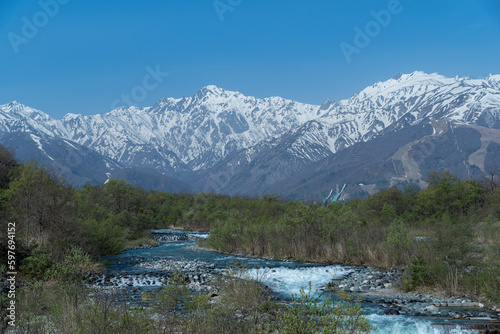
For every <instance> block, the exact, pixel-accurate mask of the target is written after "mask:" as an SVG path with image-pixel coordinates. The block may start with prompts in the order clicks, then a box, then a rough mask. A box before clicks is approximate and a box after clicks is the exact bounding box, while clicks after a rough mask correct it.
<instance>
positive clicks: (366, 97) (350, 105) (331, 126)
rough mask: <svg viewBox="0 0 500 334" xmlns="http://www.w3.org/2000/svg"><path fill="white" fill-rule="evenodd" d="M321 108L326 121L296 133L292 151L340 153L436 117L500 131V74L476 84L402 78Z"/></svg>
mask: <svg viewBox="0 0 500 334" xmlns="http://www.w3.org/2000/svg"><path fill="white" fill-rule="evenodd" d="M321 109H324V110H325V112H324V113H323V114H322V116H320V117H318V118H317V119H315V120H313V121H309V122H307V123H305V124H304V125H302V126H301V127H300V128H298V129H296V130H292V132H294V133H298V132H302V133H303V135H302V136H298V137H297V139H296V140H297V143H296V144H294V145H292V146H296V147H300V148H301V150H304V145H307V144H311V145H317V144H320V145H322V146H324V147H327V148H328V149H329V151H330V152H332V153H335V152H338V151H340V150H342V149H344V148H346V147H349V146H351V145H353V144H354V143H357V142H365V141H368V140H370V139H372V138H374V137H376V136H377V135H378V134H380V133H381V132H382V131H384V130H385V129H387V128H388V127H389V126H391V125H393V124H395V123H397V122H401V121H402V120H403V119H404V120H405V122H403V124H402V126H404V124H407V125H409V124H414V123H415V122H419V121H421V120H423V119H426V118H433V119H448V120H453V121H456V122H460V123H464V124H475V125H481V126H486V127H491V128H499V127H500V75H494V76H492V75H490V76H488V77H486V78H484V79H472V78H469V77H467V78H463V77H455V78H447V77H444V76H442V75H439V74H436V73H433V74H426V73H424V72H419V71H416V72H413V73H410V74H398V75H396V76H395V77H393V78H391V79H389V80H387V81H384V82H377V83H375V84H374V85H372V86H369V87H367V88H365V89H364V90H362V91H361V92H359V93H357V94H355V95H353V96H352V97H351V98H349V99H347V100H342V101H339V102H331V101H328V103H325V104H323V106H322V107H321ZM305 128H307V129H308V131H304V129H305ZM292 151H293V148H291V152H292ZM297 154H302V153H299V152H297Z"/></svg>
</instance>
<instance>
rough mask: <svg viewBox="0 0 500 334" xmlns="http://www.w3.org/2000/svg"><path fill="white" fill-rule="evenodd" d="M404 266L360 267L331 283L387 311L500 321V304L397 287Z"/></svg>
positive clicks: (389, 312) (391, 312) (388, 312)
mask: <svg viewBox="0 0 500 334" xmlns="http://www.w3.org/2000/svg"><path fill="white" fill-rule="evenodd" d="M403 275H404V270H403V269H397V268H392V269H389V270H386V271H379V270H375V269H373V268H370V267H356V268H353V271H352V272H350V273H349V274H347V275H346V276H344V277H342V278H340V279H337V280H333V281H332V283H331V286H334V287H336V288H338V289H342V290H346V291H349V292H352V293H355V294H356V295H357V296H358V297H359V298H360V299H361V300H362V301H364V302H370V303H376V304H380V305H382V306H384V307H386V308H389V309H391V311H387V312H386V314H400V313H401V314H407V315H414V316H440V317H449V318H452V319H466V320H478V321H492V322H500V306H498V305H497V306H492V307H489V308H487V307H485V306H484V305H483V304H482V303H481V302H478V301H472V300H470V299H464V298H458V297H438V296H434V295H430V294H423V293H420V292H401V291H399V290H398V289H397V287H398V286H400V284H401V280H402V278H403Z"/></svg>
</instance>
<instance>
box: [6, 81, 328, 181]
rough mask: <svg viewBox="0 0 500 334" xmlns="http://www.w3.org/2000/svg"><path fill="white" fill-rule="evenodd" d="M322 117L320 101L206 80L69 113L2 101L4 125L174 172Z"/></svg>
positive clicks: (206, 165) (200, 166) (205, 164)
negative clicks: (130, 103) (191, 91)
mask: <svg viewBox="0 0 500 334" xmlns="http://www.w3.org/2000/svg"><path fill="white" fill-rule="evenodd" d="M318 116H321V114H320V111H319V107H318V106H312V105H307V104H303V103H298V102H295V101H291V100H287V99H283V98H280V97H270V98H265V99H257V98H254V97H247V96H244V95H243V94H241V93H239V92H232V91H227V90H224V89H221V88H218V87H216V86H207V87H204V88H203V89H201V90H200V91H199V92H198V93H197V94H195V95H194V96H192V97H189V98H180V99H174V98H166V99H163V100H161V101H159V102H158V103H156V104H155V105H154V106H152V107H147V108H137V107H129V108H118V109H115V110H113V111H111V112H109V113H107V114H104V115H99V114H98V115H90V116H82V115H75V114H68V115H66V116H64V118H63V119H62V120H55V119H52V118H51V117H49V116H48V115H46V114H44V113H42V112H41V111H38V110H35V109H32V108H29V107H26V106H23V105H21V104H19V103H17V102H12V103H9V104H6V105H3V106H0V129H1V131H3V132H13V131H22V132H32V133H34V134H37V135H49V136H54V137H60V138H64V139H67V140H71V141H74V142H76V143H78V144H81V145H83V146H86V147H88V148H91V149H93V150H95V151H96V152H98V153H101V154H102V155H104V156H105V157H108V158H111V159H114V160H116V161H119V162H121V163H123V164H125V165H127V166H137V165H148V166H150V167H153V168H158V169H160V170H163V171H167V172H171V171H187V170H198V169H206V168H209V167H211V166H213V165H214V164H216V163H217V162H218V161H220V160H221V159H222V158H224V157H225V156H226V155H227V154H229V153H231V152H233V151H235V150H238V149H241V148H246V147H250V146H253V145H255V144H257V143H258V142H260V141H261V140H263V139H265V138H269V137H274V136H278V135H281V134H283V133H284V132H286V131H289V130H291V129H293V128H296V127H297V126H299V125H301V124H303V123H305V122H306V121H309V120H311V119H314V118H317V117H318Z"/></svg>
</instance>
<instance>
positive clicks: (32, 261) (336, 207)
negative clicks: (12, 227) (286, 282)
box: [0, 147, 500, 300]
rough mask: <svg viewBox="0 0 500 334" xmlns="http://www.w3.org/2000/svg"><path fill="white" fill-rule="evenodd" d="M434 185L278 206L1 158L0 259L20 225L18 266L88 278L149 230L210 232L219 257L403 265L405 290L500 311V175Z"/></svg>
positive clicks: (432, 179) (443, 175)
mask: <svg viewBox="0 0 500 334" xmlns="http://www.w3.org/2000/svg"><path fill="white" fill-rule="evenodd" d="M427 181H428V187H427V188H426V189H424V190H419V189H417V188H416V187H413V186H409V187H407V188H406V189H404V190H403V191H400V190H398V189H396V188H389V189H387V190H383V191H380V192H379V193H377V194H375V195H372V196H369V197H368V198H365V199H352V200H350V201H349V202H347V203H345V204H342V203H330V204H329V205H328V206H326V207H324V206H323V205H321V203H304V202H301V201H288V200H285V199H282V198H280V197H279V196H276V195H264V196H263V197H262V198H256V197H241V196H236V197H229V196H225V195H219V194H212V193H198V194H172V193H165V192H161V191H144V190H143V189H141V188H140V187H137V186H133V185H130V184H127V183H126V182H124V181H122V180H113V179H112V180H109V181H108V182H107V183H106V184H104V185H102V186H91V185H86V186H84V187H83V188H80V189H76V188H73V187H71V186H69V185H68V184H66V183H65V182H64V180H62V179H61V178H59V177H57V176H56V175H55V174H54V173H51V172H50V171H47V170H46V169H45V168H44V167H43V166H42V165H40V164H38V163H37V162H36V161H27V162H25V163H23V164H21V163H18V162H16V161H15V160H14V158H13V154H12V153H11V152H9V151H8V150H6V149H5V148H3V147H0V220H1V222H2V226H4V228H2V230H1V231H0V249H1V252H2V253H5V252H6V250H7V247H6V243H7V237H6V235H5V234H6V232H7V228H6V226H7V223H8V222H16V224H17V225H16V226H17V234H16V238H17V245H18V248H17V249H18V256H19V259H18V260H19V263H20V264H21V270H22V271H23V270H24V272H25V273H26V274H27V275H32V276H38V277H46V276H47V275H48V276H50V275H49V274H51V273H52V274H51V275H52V276H53V275H56V274H57V272H63V273H64V272H68V271H71V270H68V269H67V268H66V269H64V268H62V267H60V266H59V267H58V264H59V265H60V264H61V263H66V264H68V263H73V265H75V263H77V264H78V266H79V267H78V268H80V269H79V271H78V270H77V272H82V273H83V272H84V271H85V270H91V268H93V266H92V265H90V264H89V263H92V261H93V262H94V263H95V262H96V261H98V260H99V258H100V257H101V256H102V255H109V254H114V253H117V252H119V251H121V250H123V249H124V248H126V247H128V246H130V245H133V244H137V243H141V242H146V240H147V239H148V234H147V232H146V231H147V230H148V229H152V228H170V227H172V226H175V227H182V228H185V229H191V230H202V231H210V232H211V233H210V237H209V239H208V240H207V242H206V246H209V247H212V248H214V249H216V250H219V251H223V252H233V253H245V254H252V255H257V256H272V257H277V258H286V259H294V260H302V261H317V262H328V263H343V264H363V265H371V266H379V267H390V266H402V267H405V268H407V273H408V275H407V276H406V278H405V282H404V284H405V288H406V289H416V288H419V287H435V288H440V289H444V290H446V291H448V292H450V293H458V292H464V293H469V294H474V295H484V296H487V297H489V298H491V299H493V300H499V299H500V281H499V280H498V277H500V186H499V185H500V182H499V179H498V176H495V175H490V177H489V178H487V179H484V180H479V181H472V180H465V181H460V180H459V179H457V178H456V177H455V176H453V175H451V174H450V173H449V172H434V173H431V174H430V175H429V177H428V180H427ZM6 259H7V256H6V254H3V255H0V261H2V262H4V261H6ZM89 261H90V262H89ZM85 268H86V269H85ZM84 269H85V270H84ZM54 273H56V274H54Z"/></svg>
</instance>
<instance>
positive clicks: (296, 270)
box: [106, 230, 478, 334]
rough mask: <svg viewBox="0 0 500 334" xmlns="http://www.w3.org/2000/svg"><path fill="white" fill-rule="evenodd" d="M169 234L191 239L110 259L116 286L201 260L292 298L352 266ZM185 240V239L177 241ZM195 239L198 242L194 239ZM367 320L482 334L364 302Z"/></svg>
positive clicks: (155, 279) (410, 329) (385, 328)
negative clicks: (254, 254) (225, 247)
mask: <svg viewBox="0 0 500 334" xmlns="http://www.w3.org/2000/svg"><path fill="white" fill-rule="evenodd" d="M156 232H161V233H165V235H169V234H171V235H175V236H179V235H181V236H182V235H185V236H188V237H189V238H188V240H185V239H186V238H177V237H175V238H174V239H173V240H174V241H171V242H167V243H162V244H160V245H159V246H157V247H153V248H144V249H131V250H127V251H123V252H121V253H120V254H118V255H115V256H112V257H109V258H107V260H108V261H109V262H108V265H107V269H108V271H107V273H106V275H107V277H108V278H109V277H113V279H114V282H115V285H118V286H120V285H121V286H126V287H129V288H131V289H135V290H136V291H137V289H150V288H155V287H158V286H161V285H162V284H163V283H162V276H161V274H162V272H165V271H164V270H162V269H161V268H158V269H151V268H143V267H140V264H141V263H142V262H147V261H152V260H159V259H168V260H179V261H193V262H194V261H196V262H198V263H200V262H201V263H210V264H211V266H212V267H213V268H214V269H213V270H224V269H226V268H227V267H228V266H229V265H230V264H231V263H234V261H235V260H238V261H240V262H243V263H244V264H245V267H247V268H248V269H246V272H245V273H244V275H246V276H247V277H248V278H249V279H252V278H259V280H261V281H262V282H263V283H264V284H266V285H267V286H269V287H270V288H271V289H272V290H273V291H274V292H275V293H276V294H278V295H279V297H280V298H283V299H289V298H290V297H291V294H292V293H298V292H299V291H300V288H301V287H304V288H307V287H308V284H309V282H310V283H311V286H312V288H313V289H314V290H316V289H319V290H321V289H324V287H325V285H326V284H328V283H329V282H331V281H332V279H333V278H339V277H342V276H343V275H346V274H347V273H348V272H349V271H351V270H352V268H350V267H348V266H340V265H322V264H315V263H301V262H287V261H273V260H266V259H258V258H251V257H241V256H232V255H225V254H221V253H218V252H214V251H209V250H204V249H197V248H196V245H197V241H196V240H195V239H196V238H206V237H208V234H207V233H199V232H183V231H177V230H162V231H156ZM177 239H181V240H177ZM193 239H194V240H193ZM364 306H365V307H366V313H367V317H368V319H369V321H370V323H371V324H372V325H375V326H377V328H378V329H377V331H376V333H408V334H410V333H478V332H477V331H474V330H471V329H466V327H467V325H463V324H462V325H460V324H457V323H454V322H453V321H451V320H449V319H446V318H440V317H412V316H406V315H384V311H386V309H384V308H383V307H381V306H379V305H375V304H364Z"/></svg>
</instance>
